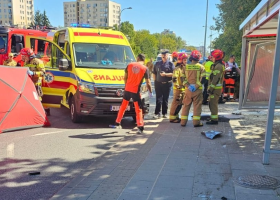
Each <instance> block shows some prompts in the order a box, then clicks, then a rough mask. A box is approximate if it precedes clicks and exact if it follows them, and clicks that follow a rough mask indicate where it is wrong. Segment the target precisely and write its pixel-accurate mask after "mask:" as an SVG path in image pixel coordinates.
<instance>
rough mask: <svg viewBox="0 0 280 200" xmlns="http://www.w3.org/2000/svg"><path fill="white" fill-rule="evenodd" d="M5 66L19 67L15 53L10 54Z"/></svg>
mask: <svg viewBox="0 0 280 200" xmlns="http://www.w3.org/2000/svg"><path fill="white" fill-rule="evenodd" d="M3 65H5V66H11V67H15V66H17V62H16V61H14V54H13V53H9V56H8V59H7V60H5V61H4V63H3Z"/></svg>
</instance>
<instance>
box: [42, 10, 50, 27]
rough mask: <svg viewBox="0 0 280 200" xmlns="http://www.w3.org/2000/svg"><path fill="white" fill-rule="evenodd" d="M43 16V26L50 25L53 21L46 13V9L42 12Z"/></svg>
mask: <svg viewBox="0 0 280 200" xmlns="http://www.w3.org/2000/svg"><path fill="white" fill-rule="evenodd" d="M41 17H42V26H46V27H50V26H51V23H50V21H49V18H48V16H47V14H46V11H45V10H44V12H43V14H41Z"/></svg>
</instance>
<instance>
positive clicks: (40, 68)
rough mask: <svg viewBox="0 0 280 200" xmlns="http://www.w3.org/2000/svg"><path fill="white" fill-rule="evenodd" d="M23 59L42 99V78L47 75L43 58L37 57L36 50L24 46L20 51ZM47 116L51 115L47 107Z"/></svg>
mask: <svg viewBox="0 0 280 200" xmlns="http://www.w3.org/2000/svg"><path fill="white" fill-rule="evenodd" d="M20 54H21V58H22V61H24V66H25V67H29V70H28V74H29V75H30V76H31V79H32V81H33V83H34V85H35V87H36V90H37V93H38V96H39V97H40V99H41V100H42V96H43V91H42V79H43V77H44V75H45V66H44V63H43V61H42V60H40V59H38V58H36V56H35V54H34V52H33V50H32V49H30V48H23V49H21V51H20ZM45 111H46V114H47V116H49V115H50V109H49V108H45Z"/></svg>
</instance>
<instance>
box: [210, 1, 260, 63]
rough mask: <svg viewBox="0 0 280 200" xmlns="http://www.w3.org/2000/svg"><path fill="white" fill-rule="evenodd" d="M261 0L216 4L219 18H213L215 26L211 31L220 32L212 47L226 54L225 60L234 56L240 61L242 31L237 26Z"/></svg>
mask: <svg viewBox="0 0 280 200" xmlns="http://www.w3.org/2000/svg"><path fill="white" fill-rule="evenodd" d="M260 1H261V0H234V1H233V0H221V3H220V4H217V8H218V9H219V12H220V14H219V16H218V17H216V18H214V20H215V26H213V27H211V28H212V29H214V30H216V31H218V32H221V34H220V35H219V37H218V38H216V39H215V40H214V41H213V47H214V48H218V49H222V50H223V51H225V52H226V57H225V59H226V60H227V59H228V58H229V56H230V55H231V54H234V55H235V57H236V61H237V62H240V59H241V46H242V40H241V38H242V30H239V25H240V24H241V23H242V21H244V19H245V18H246V17H247V16H248V15H249V14H250V13H251V12H252V10H253V9H254V8H255V7H256V6H257V5H258V4H259V2H260Z"/></svg>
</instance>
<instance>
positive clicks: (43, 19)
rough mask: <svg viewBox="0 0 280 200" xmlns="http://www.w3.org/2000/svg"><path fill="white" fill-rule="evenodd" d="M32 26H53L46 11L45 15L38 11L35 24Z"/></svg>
mask: <svg viewBox="0 0 280 200" xmlns="http://www.w3.org/2000/svg"><path fill="white" fill-rule="evenodd" d="M31 26H33V27H36V26H47V27H49V26H51V24H50V21H49V18H48V16H47V14H46V11H45V10H44V12H43V13H41V12H40V10H36V12H35V15H34V22H32V23H31Z"/></svg>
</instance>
